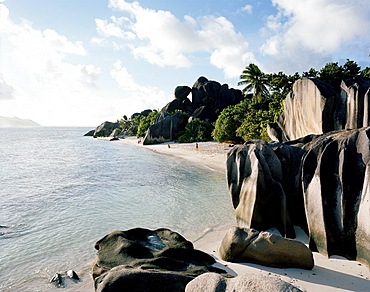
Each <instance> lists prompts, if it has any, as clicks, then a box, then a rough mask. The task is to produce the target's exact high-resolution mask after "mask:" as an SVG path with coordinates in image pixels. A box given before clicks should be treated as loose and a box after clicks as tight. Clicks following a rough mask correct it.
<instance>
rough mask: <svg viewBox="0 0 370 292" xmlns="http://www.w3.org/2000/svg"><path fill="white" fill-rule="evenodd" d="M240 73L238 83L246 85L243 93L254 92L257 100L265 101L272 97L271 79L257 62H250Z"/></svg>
mask: <svg viewBox="0 0 370 292" xmlns="http://www.w3.org/2000/svg"><path fill="white" fill-rule="evenodd" d="M242 73H243V74H242V75H240V79H241V80H240V81H239V82H238V85H246V86H245V88H244V89H243V94H244V95H246V94H247V93H250V92H251V93H253V97H254V98H255V99H256V101H257V102H263V101H264V100H266V99H267V98H269V97H270V94H269V90H268V89H267V88H268V86H269V81H268V79H267V78H266V76H265V74H264V73H263V72H262V71H261V70H260V68H258V66H257V65H255V64H249V65H248V66H247V67H245V69H244V70H243V72H242Z"/></svg>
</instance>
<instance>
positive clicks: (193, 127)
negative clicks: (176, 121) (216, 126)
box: [177, 119, 213, 143]
mask: <svg viewBox="0 0 370 292" xmlns="http://www.w3.org/2000/svg"><path fill="white" fill-rule="evenodd" d="M212 130H213V127H212V125H211V124H210V123H207V122H205V121H202V120H200V119H193V120H191V121H190V123H188V124H187V125H186V126H185V130H184V131H182V132H180V133H179V138H178V139H177V141H178V142H180V143H192V142H200V141H210V140H212Z"/></svg>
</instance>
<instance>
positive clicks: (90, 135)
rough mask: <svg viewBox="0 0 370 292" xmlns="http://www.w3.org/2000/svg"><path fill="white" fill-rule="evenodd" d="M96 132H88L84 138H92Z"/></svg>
mask: <svg viewBox="0 0 370 292" xmlns="http://www.w3.org/2000/svg"><path fill="white" fill-rule="evenodd" d="M94 133H95V130H91V131H88V132H87V133H86V134H85V135H84V136H89V137H92V136H94Z"/></svg>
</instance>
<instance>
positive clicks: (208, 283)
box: [93, 228, 305, 292]
mask: <svg viewBox="0 0 370 292" xmlns="http://www.w3.org/2000/svg"><path fill="white" fill-rule="evenodd" d="M304 247H305V246H304ZM95 248H96V249H97V251H98V252H97V258H96V260H95V263H94V266H93V279H94V285H95V291H98V292H116V291H128V292H142V291H151V292H177V291H178V292H180V291H187V292H198V291H210V292H211V291H213V292H216V291H219V292H224V291H249V290H250V289H252V290H251V291H262V292H264V291H265V292H269V291H295V292H299V291H301V290H299V289H298V288H296V287H294V286H293V285H291V284H289V283H286V282H284V281H282V280H280V279H274V278H270V277H263V276H248V275H244V276H242V277H236V278H234V279H230V278H229V277H228V276H227V273H226V271H224V270H222V269H220V268H217V267H215V266H214V264H215V263H216V261H215V259H214V258H213V257H212V256H210V255H208V254H206V253H204V252H202V251H199V250H196V249H194V248H193V244H192V243H191V242H190V241H187V240H186V239H185V238H184V237H182V236H181V235H180V234H178V233H176V232H173V231H171V230H169V229H165V228H161V229H156V230H149V229H144V228H134V229H130V230H126V231H114V232H111V233H109V234H107V235H106V236H104V237H103V238H102V239H100V240H99V241H97V242H96V244H95ZM225 276H226V277H225ZM235 289H237V290H235ZM256 289H257V290H256Z"/></svg>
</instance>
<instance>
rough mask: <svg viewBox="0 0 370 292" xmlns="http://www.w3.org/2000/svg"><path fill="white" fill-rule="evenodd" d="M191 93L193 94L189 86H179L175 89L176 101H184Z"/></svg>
mask: <svg viewBox="0 0 370 292" xmlns="http://www.w3.org/2000/svg"><path fill="white" fill-rule="evenodd" d="M190 92H191V88H190V87H189V86H186V85H182V86H177V87H176V88H175V92H174V95H175V98H176V99H180V100H184V99H185V98H187V97H188V95H189V93H190Z"/></svg>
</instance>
